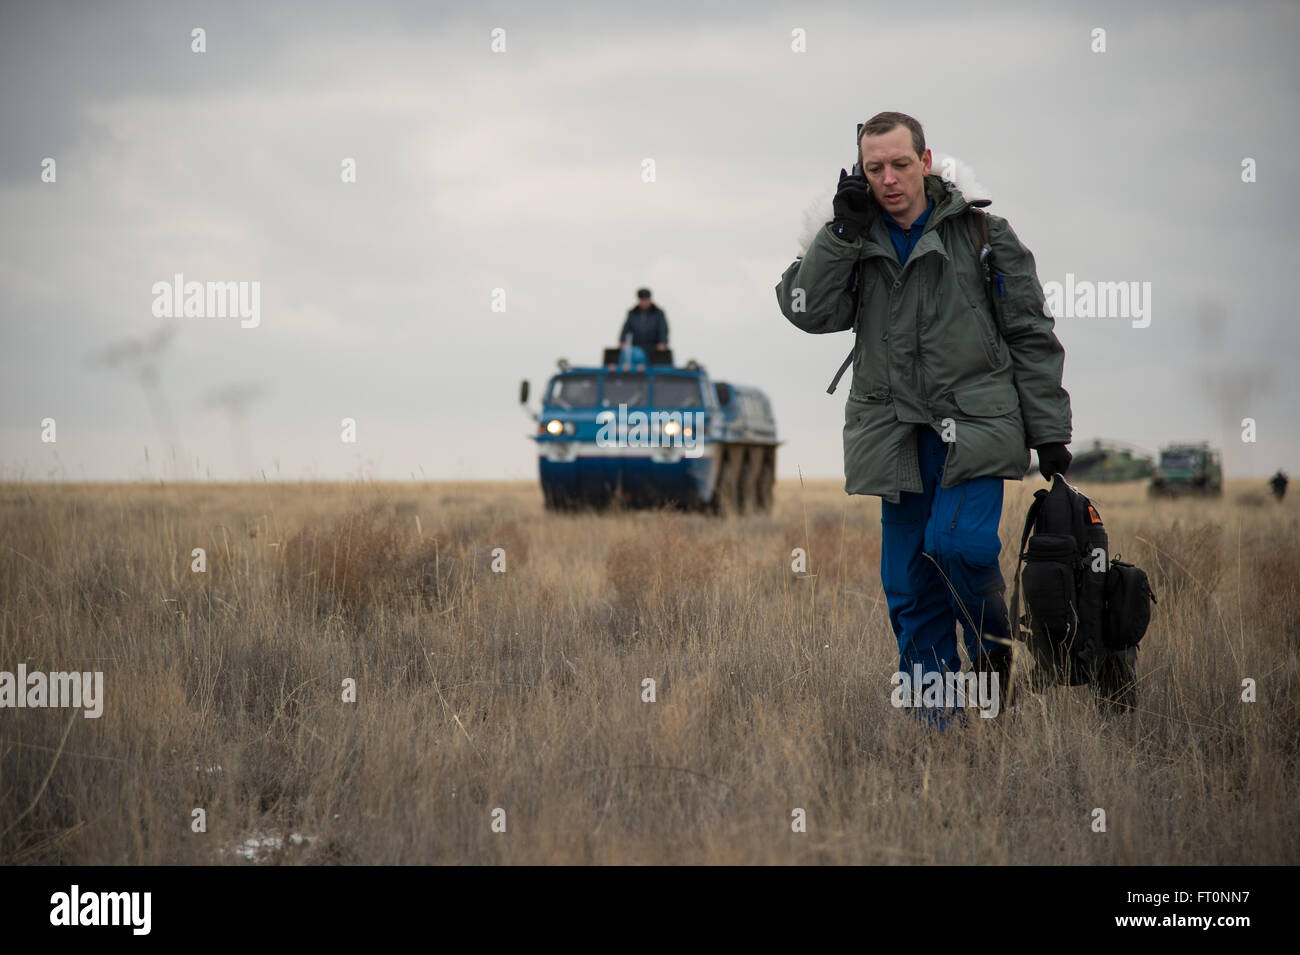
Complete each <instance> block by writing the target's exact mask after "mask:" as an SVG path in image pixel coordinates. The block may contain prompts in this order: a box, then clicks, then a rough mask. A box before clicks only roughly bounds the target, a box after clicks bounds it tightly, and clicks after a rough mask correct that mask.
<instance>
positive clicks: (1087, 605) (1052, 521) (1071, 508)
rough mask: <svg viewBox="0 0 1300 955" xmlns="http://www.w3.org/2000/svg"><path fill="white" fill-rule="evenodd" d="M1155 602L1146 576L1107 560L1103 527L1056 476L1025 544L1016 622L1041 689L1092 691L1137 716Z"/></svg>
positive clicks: (1034, 510) (1041, 496) (1040, 497)
mask: <svg viewBox="0 0 1300 955" xmlns="http://www.w3.org/2000/svg"><path fill="white" fill-rule="evenodd" d="M1021 563H1023V564H1024V571H1023V576H1024V592H1025V604H1026V607H1027V610H1028V612H1027V613H1025V614H1023V615H1021V614H1020V586H1021V584H1020V581H1021V573H1022V572H1021V566H1020V565H1021ZM1155 602H1156V598H1155V594H1154V593H1152V592H1151V585H1150V582H1149V581H1148V580H1147V575H1146V574H1145V573H1144V572H1143V571H1142V570H1141V569H1139V568H1138V567H1135V566H1133V565H1132V564H1129V563H1126V562H1124V561H1122V560H1120V559H1119V555H1118V554H1117V555H1115V556H1114V557H1111V556H1110V542H1109V540H1108V539H1107V537H1106V526H1105V525H1104V524H1103V523H1102V521H1101V514H1100V513H1098V511H1097V507H1096V505H1095V504H1093V503H1092V501H1090V500H1089V499H1088V498H1087V496H1086V495H1084V494H1081V493H1080V492H1079V491H1077V490H1075V489H1074V488H1073V487H1071V486H1070V485H1069V484H1068V483H1066V480H1065V478H1064V477H1062V476H1061V475H1059V474H1057V475H1053V478H1052V486H1051V488H1050V489H1046V488H1045V489H1042V490H1039V491H1035V492H1034V500H1033V503H1032V504H1030V505H1029V513H1028V515H1027V516H1026V517H1025V529H1024V532H1023V533H1022V534H1021V536H1020V553H1019V557H1018V559H1017V561H1016V576H1015V585H1014V587H1013V588H1012V596H1011V619H1012V620H1013V621H1016V630H1017V635H1018V636H1019V637H1020V639H1022V640H1024V641H1025V642H1026V643H1027V644H1028V646H1029V649H1030V651H1031V652H1032V654H1033V657H1034V662H1035V663H1036V664H1037V665H1038V672H1039V674H1040V675H1041V677H1042V679H1040V681H1039V682H1040V685H1047V686H1051V685H1065V686H1078V685H1080V684H1084V683H1091V684H1092V685H1093V687H1094V689H1095V690H1096V692H1097V697H1098V699H1099V701H1100V702H1102V703H1104V704H1107V705H1110V706H1112V707H1115V708H1117V709H1119V710H1122V711H1129V710H1132V709H1133V707H1134V706H1135V705H1136V703H1137V646H1138V642H1139V641H1141V639H1142V636H1143V634H1145V633H1146V630H1147V625H1148V624H1149V623H1150V621H1151V604H1152V603H1155Z"/></svg>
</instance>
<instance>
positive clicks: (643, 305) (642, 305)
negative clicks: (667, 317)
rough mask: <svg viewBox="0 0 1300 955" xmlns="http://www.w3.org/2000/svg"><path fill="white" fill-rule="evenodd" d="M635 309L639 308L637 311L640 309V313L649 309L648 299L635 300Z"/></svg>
mask: <svg viewBox="0 0 1300 955" xmlns="http://www.w3.org/2000/svg"><path fill="white" fill-rule="evenodd" d="M636 307H637V308H639V309H641V311H643V312H644V311H645V310H646V309H647V308H649V307H650V299H648V298H639V299H637V300H636Z"/></svg>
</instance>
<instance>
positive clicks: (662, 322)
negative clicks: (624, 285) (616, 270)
mask: <svg viewBox="0 0 1300 955" xmlns="http://www.w3.org/2000/svg"><path fill="white" fill-rule="evenodd" d="M629 334H630V335H631V336H632V344H633V345H635V346H636V347H637V348H653V349H656V350H658V351H663V350H664V349H665V348H667V347H668V319H667V318H666V317H665V316H664V312H663V309H661V308H660V307H659V306H658V305H656V304H655V303H654V300H653V299H651V298H650V290H649V289H648V288H643V289H637V293H636V304H635V305H634V306H632V307H631V308H630V309H628V311H627V320H626V321H624V322H623V328H622V330H621V331H620V332H619V333H618V340H619V343H620V344H621V343H622V342H624V341H626V340H627V336H628V335H629Z"/></svg>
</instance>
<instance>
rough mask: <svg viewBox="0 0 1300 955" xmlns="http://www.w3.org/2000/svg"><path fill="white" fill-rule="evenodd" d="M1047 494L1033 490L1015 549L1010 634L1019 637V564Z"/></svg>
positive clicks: (1023, 557) (1022, 560) (1023, 558)
mask: <svg viewBox="0 0 1300 955" xmlns="http://www.w3.org/2000/svg"><path fill="white" fill-rule="evenodd" d="M1046 496H1047V492H1046V491H1035V492H1034V500H1033V501H1032V502H1031V503H1030V505H1029V513H1028V514H1026V515H1025V529H1024V530H1023V531H1021V533H1020V549H1019V550H1017V551H1016V574H1015V580H1014V583H1013V585H1012V587H1011V636H1012V637H1013V638H1019V637H1020V624H1021V622H1022V621H1021V620H1020V565H1021V564H1023V563H1024V561H1025V545H1026V544H1027V543H1029V535H1030V534H1031V533H1033V530H1034V524H1035V523H1037V521H1038V512H1039V511H1041V510H1042V509H1043V498H1045V497H1046Z"/></svg>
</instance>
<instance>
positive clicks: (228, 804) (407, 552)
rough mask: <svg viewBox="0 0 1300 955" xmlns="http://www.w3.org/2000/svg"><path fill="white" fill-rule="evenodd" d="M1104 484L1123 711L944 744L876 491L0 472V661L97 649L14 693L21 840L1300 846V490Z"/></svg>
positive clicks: (204, 850)
mask: <svg viewBox="0 0 1300 955" xmlns="http://www.w3.org/2000/svg"><path fill="white" fill-rule="evenodd" d="M1034 486H1039V485H1038V482H1036V481H1035V482H1033V483H1032V484H1031V483H1029V482H1026V483H1025V484H1024V485H1017V484H1014V483H1009V484H1008V485H1007V489H1008V495H1007V506H1006V509H1005V513H1004V517H1003V541H1004V542H1009V541H1011V540H1013V539H1015V540H1018V536H1019V523H1020V520H1021V517H1022V515H1023V513H1024V509H1025V506H1026V504H1027V502H1028V494H1029V493H1030V491H1031V490H1032V488H1033V487H1034ZM1091 490H1092V491H1093V492H1094V494H1095V497H1096V498H1097V500H1098V501H1099V503H1100V506H1101V508H1102V514H1103V516H1104V518H1105V520H1106V522H1107V527H1108V529H1109V531H1110V534H1111V540H1112V550H1113V551H1118V552H1120V553H1122V554H1123V555H1124V556H1125V557H1126V558H1127V559H1130V560H1134V561H1136V562H1137V563H1138V564H1140V565H1142V566H1144V567H1146V568H1147V569H1148V570H1149V571H1150V572H1151V576H1152V579H1153V582H1154V585H1155V588H1156V591H1157V594H1158V596H1159V598H1160V604H1159V606H1158V607H1157V609H1156V613H1155V617H1154V620H1153V623H1152V627H1151V630H1150V631H1149V632H1148V634H1147V636H1146V639H1145V640H1144V641H1143V645H1142V651H1141V654H1140V666H1141V676H1142V683H1141V699H1140V709H1139V711H1138V712H1137V713H1135V714H1133V715H1131V716H1129V717H1124V718H1121V717H1116V716H1113V715H1111V716H1108V715H1105V714H1103V713H1101V712H1099V711H1098V710H1097V709H1096V708H1095V707H1094V705H1093V704H1092V700H1091V696H1090V691H1089V690H1088V688H1078V689H1074V690H1066V689H1056V690H1052V691H1049V692H1047V693H1044V694H1042V695H1040V696H1036V697H1033V698H1031V699H1030V700H1029V701H1028V702H1027V703H1026V704H1025V705H1023V706H1022V707H1021V708H1020V709H1019V710H1018V711H1017V712H1015V713H1013V714H1004V715H1003V716H1001V717H999V718H998V719H995V720H982V719H974V720H972V721H971V723H970V724H969V725H967V726H965V727H964V728H960V729H957V730H954V731H951V732H948V733H944V734H938V735H936V734H926V733H925V732H924V731H923V730H922V729H921V728H920V727H919V726H918V725H916V723H915V722H914V721H913V720H912V719H910V718H909V717H908V716H907V715H906V714H904V713H902V712H899V711H897V710H894V709H893V708H892V707H891V706H890V704H889V693H890V690H891V686H890V684H889V676H890V674H891V673H892V672H893V670H894V668H895V664H896V659H897V658H896V649H895V643H894V638H893V635H892V633H891V632H890V630H889V622H888V616H887V612H886V609H885V606H884V603H883V599H882V595H881V592H880V585H879V576H878V561H879V548H880V534H879V508H878V504H877V503H876V502H875V499H867V498H847V497H845V496H844V494H843V493H842V491H841V489H840V487H839V485H838V484H836V483H833V482H820V483H816V484H809V485H807V486H801V485H800V484H799V483H798V482H785V483H782V484H780V485H779V486H778V489H777V506H776V509H775V511H774V513H773V515H772V516H770V517H753V518H741V519H732V520H728V521H719V520H717V519H713V518H709V517H703V516H693V515H682V514H673V513H660V512H642V513H624V514H613V515H606V516H598V515H590V514H584V515H576V516H563V517H560V516H552V515H547V514H544V513H543V511H542V509H541V505H540V493H539V492H538V490H537V489H536V488H535V487H534V486H532V485H509V484H481V485H446V484H418V485H417V484H409V485H408V484H403V485H358V486H343V485H327V484H315V485H313V484H307V485H189V486H138V485H132V486H37V485H6V486H3V487H2V488H0V521H2V522H3V538H2V539H3V544H4V546H3V547H2V548H0V670H9V671H13V670H15V669H16V667H17V665H18V664H19V663H20V662H21V663H26V664H27V666H28V668H29V669H30V670H34V669H41V670H74V669H76V670H95V669H99V670H102V671H103V672H104V674H105V696H106V701H105V707H104V714H103V716H102V717H101V718H100V719H98V720H90V719H84V718H82V717H81V716H80V715H79V713H70V712H69V711H64V710H0V861H3V862H5V863H9V864H13V863H33V864H35V863H86V864H116V863H133V864H135V863H180V864H201V863H217V862H229V861H239V860H240V859H241V857H240V856H238V855H236V854H233V853H232V852H231V851H230V850H231V849H232V847H236V846H238V845H240V844H241V842H242V841H243V840H246V839H248V838H266V839H268V841H270V840H273V839H274V837H276V836H279V837H281V838H285V842H284V843H283V845H282V846H280V847H279V848H272V849H271V850H269V851H268V852H266V853H264V854H263V855H260V856H259V858H261V859H264V860H267V861H271V862H276V861H280V862H307V863H734V862H739V863H813V862H827V863H845V862H853V863H894V862H898V863H911V862H947V863H965V862H974V863H1027V862H1035V863H1078V864H1106V863H1142V864H1152V865H1163V864H1184V863H1294V862H1296V861H1298V860H1300V852H1298V851H1297V850H1298V847H1300V835H1297V827H1296V826H1295V819H1296V807H1297V805H1300V798H1298V797H1300V784H1298V783H1297V772H1296V770H1297V765H1296V763H1297V738H1298V737H1300V672H1298V668H1297V655H1298V654H1300V639H1298V637H1297V634H1298V633H1300V593H1298V592H1297V587H1298V584H1297V581H1298V580H1300V510H1298V509H1297V507H1296V505H1295V502H1294V501H1288V502H1287V503H1286V504H1284V505H1276V504H1274V502H1272V501H1266V502H1265V501H1261V500H1260V499H1259V498H1258V495H1257V494H1254V493H1253V492H1249V491H1247V489H1245V488H1244V486H1238V487H1236V488H1233V487H1230V488H1229V490H1228V493H1227V495H1226V496H1225V498H1224V499H1223V500H1222V501H1219V502H1211V503H1202V502H1191V501H1161V502H1156V503H1149V502H1148V501H1147V500H1146V499H1145V498H1144V496H1143V495H1142V493H1141V489H1140V487H1138V486H1135V485H1134V486H1108V487H1096V488H1093V489H1091ZM1243 492H1244V494H1245V496H1244V498H1243V499H1241V500H1239V499H1238V498H1239V496H1241V495H1242V493H1243ZM195 547H203V548H205V550H206V553H207V571H206V573H203V574H195V573H192V572H191V570H190V565H191V560H192V558H191V552H192V550H193V548H195ZM795 547H802V548H805V549H806V550H807V552H808V556H809V567H808V574H807V575H806V576H802V577H800V576H796V575H795V574H794V573H792V571H791V560H792V558H791V550H792V549H793V548H795ZM495 548H504V551H505V559H506V572H505V573H494V572H493V571H492V562H493V559H494V558H493V552H494V549H495ZM1004 567H1005V569H1006V570H1007V571H1008V573H1009V572H1010V570H1011V567H1012V547H1011V546H1008V547H1006V548H1004ZM1247 677H1249V678H1253V679H1254V680H1256V681H1257V685H1258V700H1257V702H1255V703H1243V702H1241V699H1240V696H1241V692H1242V687H1241V684H1242V680H1243V679H1244V678H1247ZM347 678H351V679H353V680H355V681H356V686H357V702H355V703H345V702H343V701H342V699H341V694H342V683H343V681H344V680H345V679H347ZM645 678H653V679H654V680H655V681H656V684H657V686H656V689H657V700H656V702H653V703H647V702H642V681H643V680H644V679H645ZM498 807H499V808H502V809H504V810H505V812H506V831H505V832H504V833H494V832H493V831H492V829H491V825H490V824H491V813H492V811H493V810H494V809H496V808H498ZM195 808H203V809H204V810H205V811H206V816H207V831H206V832H204V833H195V832H193V831H191V822H192V810H193V809H195ZM795 808H802V809H804V810H805V811H806V813H807V819H808V827H807V832H806V833H795V832H792V831H791V826H790V822H791V811H792V810H793V809H795ZM1094 808H1103V809H1105V811H1106V816H1107V832H1105V833H1097V832H1094V831H1093V830H1092V826H1091V823H1092V821H1093V816H1092V811H1093V809H1094ZM291 833H292V834H297V835H298V836H301V837H302V841H301V842H290V841H288V839H287V837H288V836H289V835H290V834H291Z"/></svg>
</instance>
